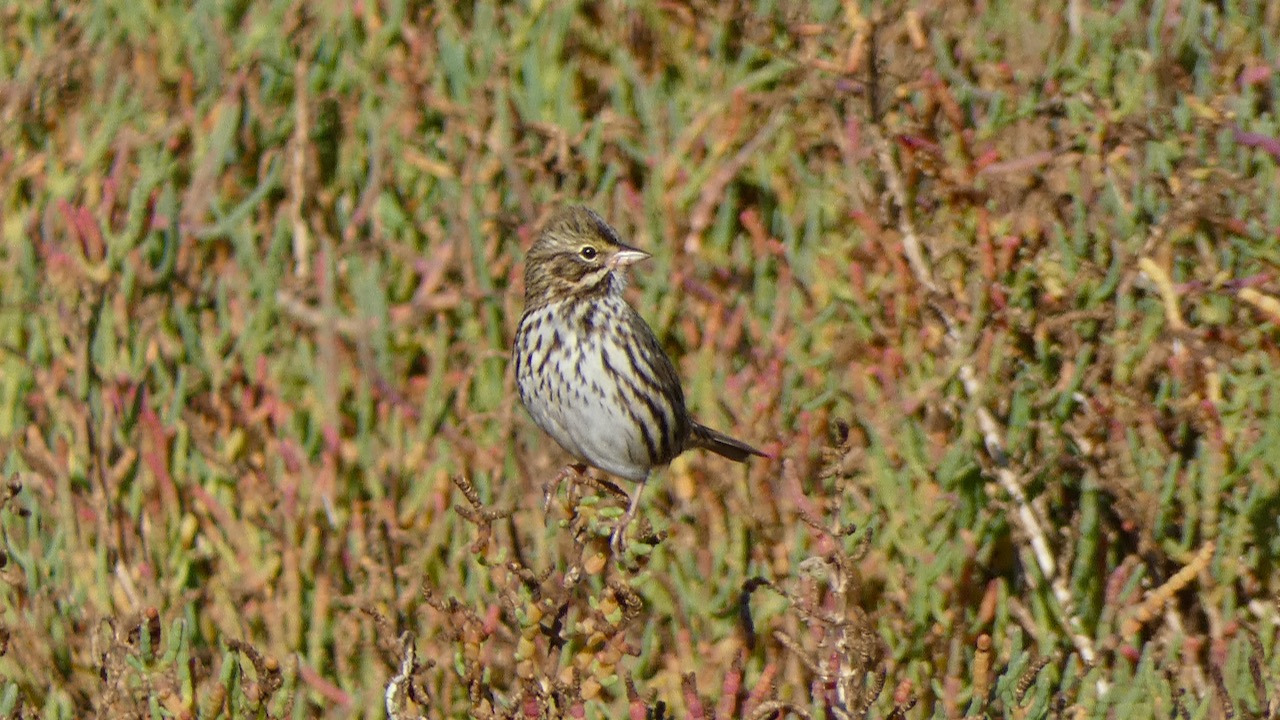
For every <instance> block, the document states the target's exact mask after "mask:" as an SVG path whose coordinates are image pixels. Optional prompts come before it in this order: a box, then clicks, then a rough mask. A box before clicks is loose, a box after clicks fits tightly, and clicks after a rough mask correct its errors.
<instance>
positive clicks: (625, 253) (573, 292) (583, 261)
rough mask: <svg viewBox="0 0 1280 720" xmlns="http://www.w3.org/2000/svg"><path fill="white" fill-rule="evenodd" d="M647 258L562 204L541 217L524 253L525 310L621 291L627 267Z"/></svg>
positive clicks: (578, 209)
mask: <svg viewBox="0 0 1280 720" xmlns="http://www.w3.org/2000/svg"><path fill="white" fill-rule="evenodd" d="M647 257H649V254H648V253H646V252H644V251H641V250H637V249H636V248H634V247H631V246H630V245H628V244H626V243H624V242H622V240H621V239H620V238H619V237H618V233H617V232H616V231H615V230H614V229H613V228H611V227H609V224H608V223H606V222H605V221H604V220H603V219H602V218H601V217H600V216H599V215H597V214H596V213H594V212H593V211H591V210H590V209H588V208H585V207H582V206H580V205H571V206H569V207H566V208H562V209H561V210H558V211H557V212H556V213H555V214H554V215H552V216H551V219H550V220H548V221H547V224H546V225H545V226H544V227H543V228H542V231H541V232H540V233H538V239H537V240H535V241H534V243H533V246H532V247H530V248H529V254H528V255H527V256H526V257H525V266H524V302H525V310H526V312H527V311H528V310H529V309H530V308H535V307H538V306H541V305H545V304H547V303H549V302H553V301H555V300H557V299H567V298H571V297H577V298H580V299H589V298H590V297H591V296H593V295H598V294H607V293H619V292H622V289H623V288H624V287H626V282H627V281H626V268H627V266H628V265H631V264H632V263H635V262H638V261H640V260H643V259H645V258H647Z"/></svg>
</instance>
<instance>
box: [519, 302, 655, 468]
mask: <svg viewBox="0 0 1280 720" xmlns="http://www.w3.org/2000/svg"><path fill="white" fill-rule="evenodd" d="M619 302H622V301H621V300H619ZM584 310H589V308H584V307H583V306H582V305H581V304H575V305H573V306H572V309H570V308H566V307H564V306H563V305H556V304H553V305H549V306H546V307H542V308H539V309H537V310H535V311H533V312H531V313H529V314H527V315H526V316H525V317H524V318H523V319H522V321H521V323H520V329H519V331H518V333H517V340H516V342H517V347H522V348H524V349H525V350H526V351H527V357H528V361H527V362H519V363H517V373H516V383H517V385H518V387H519V390H520V400H521V401H522V402H523V403H524V405H525V407H526V408H528V410H529V414H530V415H532V416H533V420H534V422H536V423H537V424H538V427H540V428H542V429H543V430H544V431H545V432H546V433H547V434H548V435H550V436H551V437H552V438H554V439H555V441H556V442H557V443H559V444H560V446H561V447H563V448H564V449H565V450H566V451H568V452H569V453H570V454H572V455H573V456H574V457H576V458H578V459H579V460H581V461H582V462H585V463H587V464H589V465H592V466H594V467H597V468H600V469H601V470H604V471H606V472H609V473H612V474H614V475H617V476H619V477H623V478H627V479H629V480H635V481H640V480H643V479H644V478H645V477H646V476H647V475H648V473H649V469H650V467H651V463H650V460H649V458H650V457H651V454H650V450H649V444H648V443H647V442H646V437H645V434H644V430H643V428H642V426H641V422H642V419H643V418H644V411H643V410H642V409H641V408H638V407H635V405H636V404H634V403H631V404H629V403H626V402H624V399H623V398H622V396H621V392H620V389H619V385H618V383H617V381H616V380H615V379H614V378H611V377H610V374H609V372H608V371H606V369H605V365H606V363H607V362H608V363H609V364H610V366H611V367H620V365H618V364H617V363H618V362H619V360H620V359H621V358H623V357H625V353H624V352H623V351H622V350H621V349H620V348H619V347H616V345H617V342H616V339H617V336H616V333H615V332H614V331H613V329H612V328H611V327H609V324H608V323H606V322H605V316H606V315H607V314H608V313H607V308H596V309H595V311H594V313H595V316H596V317H598V320H596V321H595V323H594V324H593V325H592V327H590V328H587V327H585V326H584V324H583V319H582V316H583V311H584Z"/></svg>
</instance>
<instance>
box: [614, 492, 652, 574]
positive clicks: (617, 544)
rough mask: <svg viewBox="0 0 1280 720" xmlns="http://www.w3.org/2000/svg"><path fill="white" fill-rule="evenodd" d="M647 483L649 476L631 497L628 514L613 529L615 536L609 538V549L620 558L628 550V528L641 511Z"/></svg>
mask: <svg viewBox="0 0 1280 720" xmlns="http://www.w3.org/2000/svg"><path fill="white" fill-rule="evenodd" d="M647 482H649V476H648V475H646V476H645V478H644V479H643V480H641V481H640V484H639V485H638V486H637V487H636V492H635V494H634V495H632V496H631V504H630V505H629V506H628V507H627V514H626V515H623V516H622V522H620V523H618V525H617V526H615V527H614V528H613V534H612V535H610V536H609V547H610V548H611V549H612V550H613V553H614V555H616V556H618V557H621V556H622V553H623V551H624V550H626V548H627V541H626V534H627V526H629V525H630V524H631V521H632V520H634V519H635V517H636V511H637V510H639V509H640V496H641V495H643V494H644V486H645V483H647Z"/></svg>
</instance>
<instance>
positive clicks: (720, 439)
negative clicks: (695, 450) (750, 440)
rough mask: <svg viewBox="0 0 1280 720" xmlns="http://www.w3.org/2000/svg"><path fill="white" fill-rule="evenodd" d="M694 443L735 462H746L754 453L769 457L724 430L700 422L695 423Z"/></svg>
mask: <svg viewBox="0 0 1280 720" xmlns="http://www.w3.org/2000/svg"><path fill="white" fill-rule="evenodd" d="M693 445H694V447H700V448H704V449H706V450H710V451H711V452H713V453H715V454H717V455H719V456H721V457H726V458H729V459H730V460H733V461H734V462H746V460H747V458H748V457H750V456H752V455H758V456H760V457H769V456H768V455H765V454H764V453H762V452H760V451H759V450H757V449H755V448H753V447H751V446H750V445H748V444H746V443H744V442H742V441H741V440H737V439H734V438H731V437H729V436H728V435H725V434H724V433H722V432H718V431H716V430H712V429H711V428H709V427H707V426H706V425H699V424H698V423H694V424H693Z"/></svg>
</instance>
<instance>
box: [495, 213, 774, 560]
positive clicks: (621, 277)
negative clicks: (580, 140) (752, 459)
mask: <svg viewBox="0 0 1280 720" xmlns="http://www.w3.org/2000/svg"><path fill="white" fill-rule="evenodd" d="M647 257H649V254H648V253H646V252H643V251H641V250H637V249H636V248H633V247H631V246H629V245H627V244H626V243H624V242H622V240H621V239H619V238H618V234H617V232H615V231H614V229H613V228H611V227H609V225H608V224H607V223H605V221H604V220H602V219H601V218H600V216H599V215H597V214H595V213H594V212H592V211H591V210H588V209H586V208H583V207H568V208H564V209H562V210H560V211H558V212H557V213H556V214H555V215H553V216H552V218H551V220H550V221H549V222H548V223H547V225H546V226H545V227H544V228H543V229H542V231H541V233H540V234H539V235H538V238H537V240H536V241H535V242H534V243H533V246H532V247H531V248H530V249H529V254H528V256H527V258H526V260H525V268H524V287H525V290H524V315H523V316H522V317H521V318H520V327H519V329H518V330H517V331H516V340H515V348H514V350H513V359H514V361H515V367H516V383H517V385H518V386H519V389H520V401H521V402H522V403H524V406H525V407H526V408H527V409H528V410H529V414H530V415H532V416H533V420H534V422H536V423H537V424H538V427H540V428H542V429H543V430H544V431H545V432H546V433H547V434H548V435H550V436H551V437H552V438H553V439H555V441H556V442H557V443H559V444H560V447H562V448H564V449H565V450H566V451H568V452H569V454H570V455H572V456H574V457H575V458H577V460H578V461H579V463H581V464H583V465H591V466H593V467H597V468H599V469H601V470H604V471H606V472H609V473H612V474H614V475H617V476H619V477H622V478H626V479H627V480H633V481H636V482H639V483H640V486H639V487H638V488H637V489H636V492H635V495H634V496H633V497H632V498H631V503H630V507H629V508H628V510H627V515H626V517H625V518H624V519H623V521H622V523H621V524H620V525H619V526H618V528H617V529H616V530H615V532H614V544H615V546H616V545H618V544H620V542H621V532H622V531H624V530H625V528H626V526H627V524H628V523H629V522H630V520H631V518H632V517H633V516H634V515H635V511H636V506H637V505H638V504H639V502H640V494H641V493H642V492H643V491H644V483H645V480H646V479H647V478H648V477H649V471H650V470H651V469H653V468H654V467H658V466H661V465H666V464H667V463H669V462H671V460H672V459H673V458H675V457H676V456H677V455H679V454H680V453H682V452H684V451H685V450H689V449H691V448H705V449H707V450H710V451H712V452H714V453H717V454H719V455H722V456H724V457H726V458H729V459H730V460H735V461H737V462H743V461H745V460H746V459H747V457H748V456H751V455H761V456H763V455H764V453H762V452H760V451H759V450H756V449H755V448H753V447H751V446H750V445H747V444H746V443H744V442H742V441H740V440H735V439H734V438H731V437H729V436H728V435H725V434H723V433H719V432H716V431H715V430H712V429H711V428H709V427H706V426H705V425H699V424H698V423H697V422H694V420H693V418H691V417H689V411H688V410H687V409H686V408H685V404H684V391H683V390H682V389H681V387H680V379H679V378H678V377H677V376H676V369H675V367H674V366H673V365H672V364H671V360H670V359H668V358H667V355H666V353H664V352H663V350H662V345H661V344H660V343H659V342H658V338H657V337H656V336H654V334H653V330H650V329H649V325H648V324H646V323H645V321H644V318H642V317H640V314H639V313H637V312H636V311H635V310H634V309H632V307H631V306H630V305H628V304H627V301H626V300H624V299H623V297H622V290H623V288H624V287H626V283H627V277H626V269H627V267H628V266H630V265H632V264H633V263H636V262H639V261H641V260H644V259H645V258H647ZM577 467H578V470H579V471H581V470H582V469H583V468H582V466H581V465H578V466H577Z"/></svg>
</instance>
